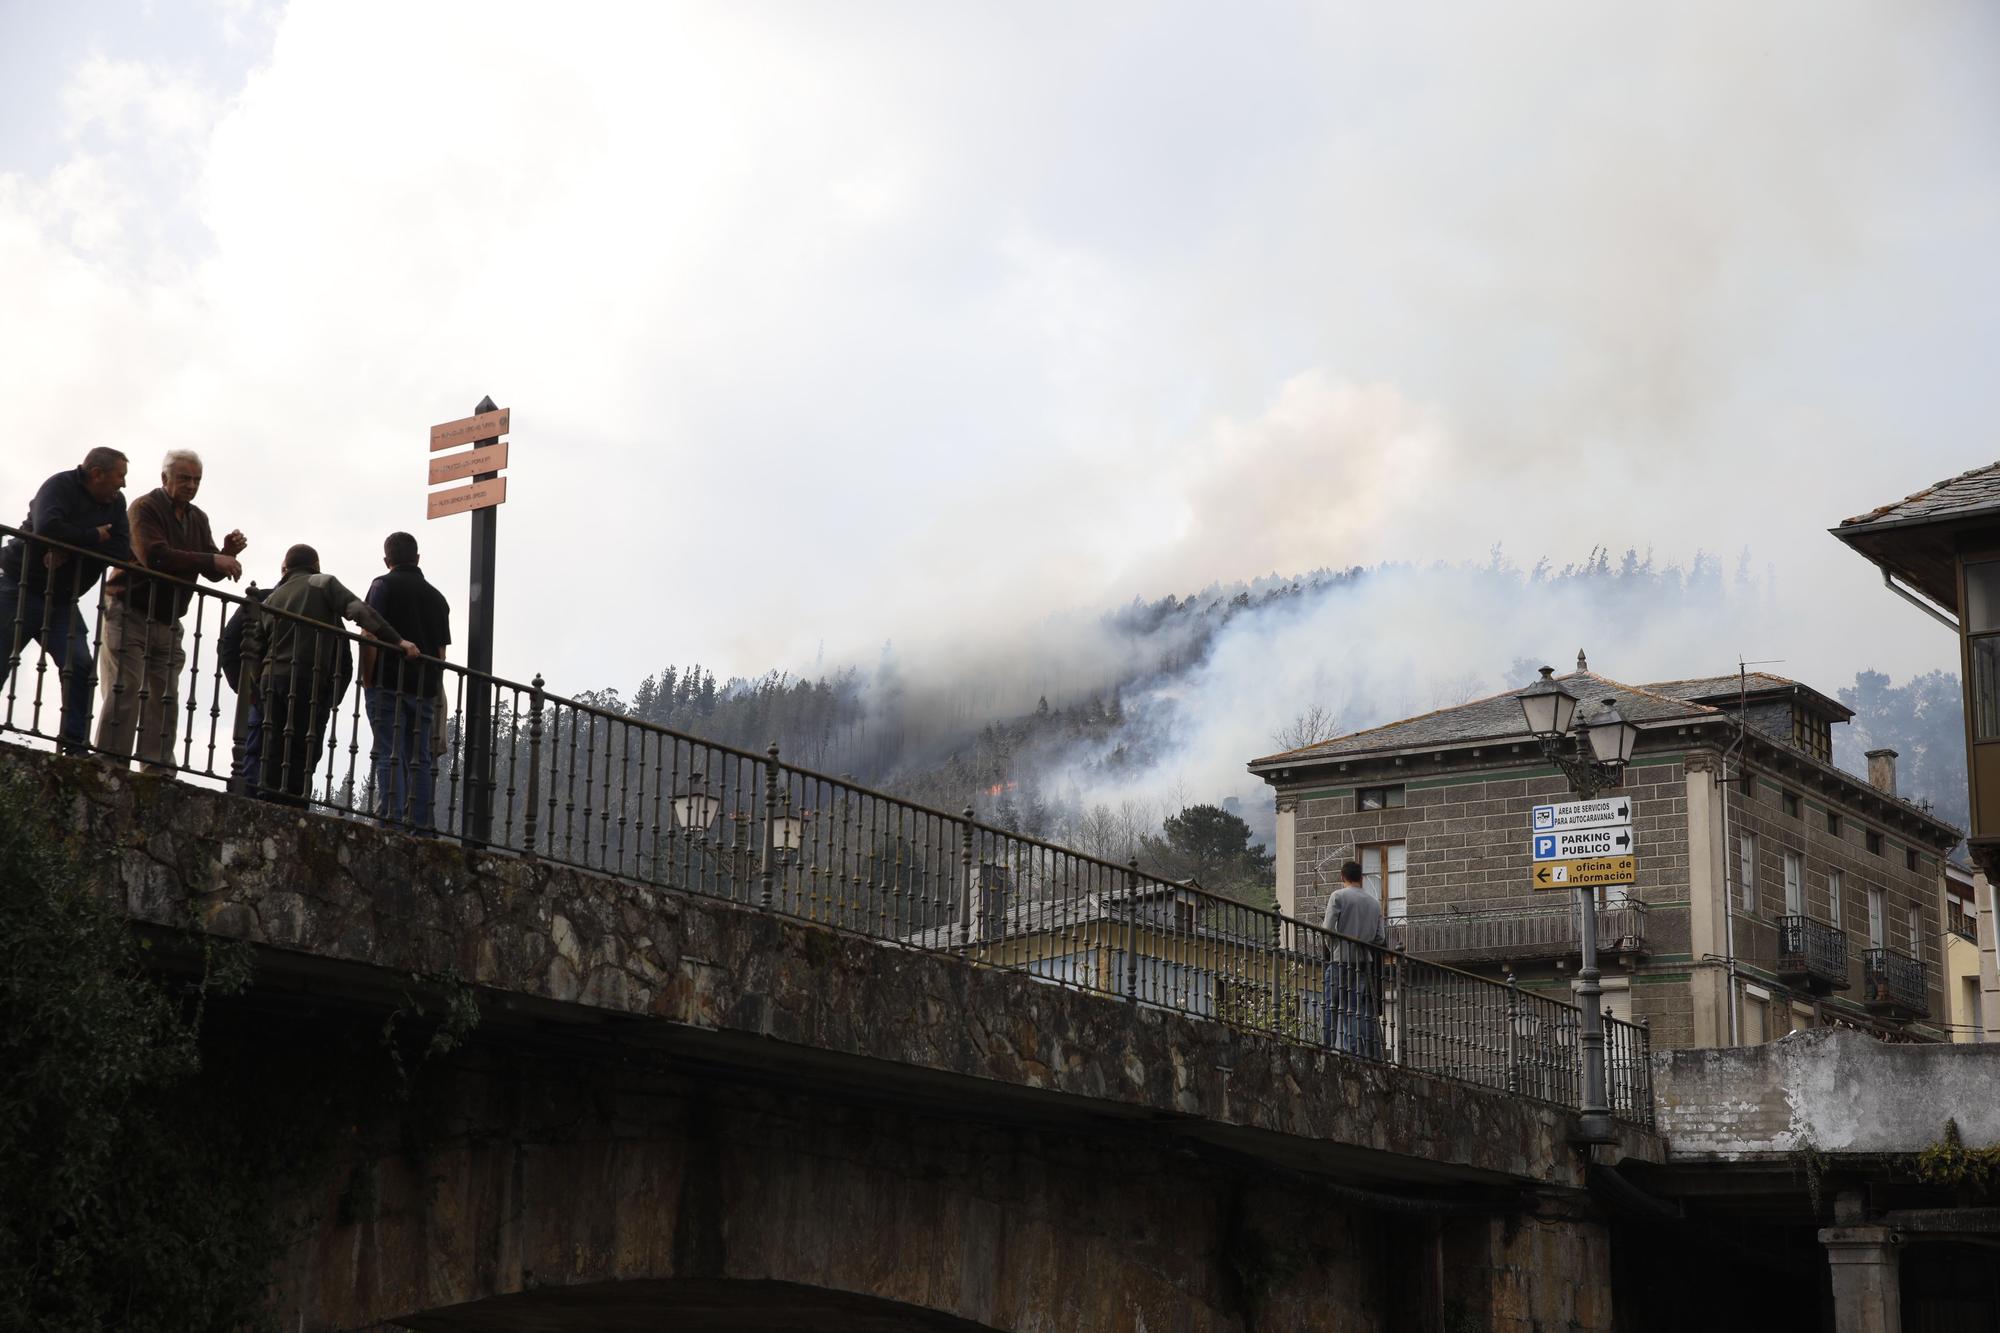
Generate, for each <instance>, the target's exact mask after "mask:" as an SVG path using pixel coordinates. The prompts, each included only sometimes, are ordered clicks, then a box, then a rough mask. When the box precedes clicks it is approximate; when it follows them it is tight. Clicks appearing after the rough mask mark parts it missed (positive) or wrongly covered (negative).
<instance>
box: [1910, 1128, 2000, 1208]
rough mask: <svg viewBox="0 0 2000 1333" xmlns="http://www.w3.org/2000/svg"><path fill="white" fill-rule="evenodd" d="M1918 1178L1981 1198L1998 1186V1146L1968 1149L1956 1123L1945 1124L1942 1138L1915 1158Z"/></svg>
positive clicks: (1999, 1182) (1999, 1160)
mask: <svg viewBox="0 0 2000 1333" xmlns="http://www.w3.org/2000/svg"><path fill="white" fill-rule="evenodd" d="M1917 1178H1918V1179H1919V1180H1921V1181H1923V1182H1924V1183H1925V1184H1927V1185H1944V1186H1948V1187H1950V1188H1952V1189H1958V1190H1964V1191H1966V1192H1967V1193H1969V1194H1972V1195H1974V1196H1978V1197H1983V1196H1987V1195H1990V1194H1992V1193H1993V1190H1994V1187H1995V1186H1996V1185H2000V1144H1989V1145H1987V1146H1986V1147H1984V1148H1968V1147H1966V1146H1965V1139H1964V1137H1963V1136H1962V1135H1961V1134H1960V1133H1959V1129H1958V1121H1956V1120H1946V1121H1945V1122H1944V1137H1943V1138H1942V1139H1939V1140H1938V1141H1937V1142H1936V1143H1933V1144H1930V1145H1929V1146H1927V1147H1926V1148H1925V1149H1924V1150H1923V1151H1922V1152H1920V1153H1918V1154H1917Z"/></svg>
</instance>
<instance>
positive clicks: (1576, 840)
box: [1528, 827, 1639, 861]
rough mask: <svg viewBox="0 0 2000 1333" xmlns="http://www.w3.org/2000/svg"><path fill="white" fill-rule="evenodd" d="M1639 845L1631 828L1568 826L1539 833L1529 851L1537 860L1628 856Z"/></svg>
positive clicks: (1529, 845)
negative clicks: (1556, 831)
mask: <svg viewBox="0 0 2000 1333" xmlns="http://www.w3.org/2000/svg"><path fill="white" fill-rule="evenodd" d="M1638 845H1639V842H1638V839H1637V838H1636V837H1634V836H1633V833H1632V830H1631V829H1630V828H1629V827H1620V828H1591V829H1564V830H1563V831H1562V832H1560V833H1537V834H1535V835H1534V837H1533V838H1531V839H1530V840H1529V843H1528V851H1529V855H1531V856H1532V857H1533V858H1534V859H1535V860H1537V861H1574V860H1576V859H1577V858H1578V857H1584V856H1628V855H1630V854H1631V853H1632V851H1633V849H1635V848H1636V847H1638Z"/></svg>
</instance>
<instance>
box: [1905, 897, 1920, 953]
mask: <svg viewBox="0 0 2000 1333" xmlns="http://www.w3.org/2000/svg"><path fill="white" fill-rule="evenodd" d="M1904 916H1905V917H1906V918H1907V919H1908V921H1909V926H1910V957H1912V958H1914V959H1916V960H1917V961H1918V962H1920V963H1921V962H1923V961H1924V909H1923V908H1921V907H1917V906H1915V905H1914V904H1913V905H1911V906H1910V907H1909V908H1908V909H1906V910H1905V912H1904Z"/></svg>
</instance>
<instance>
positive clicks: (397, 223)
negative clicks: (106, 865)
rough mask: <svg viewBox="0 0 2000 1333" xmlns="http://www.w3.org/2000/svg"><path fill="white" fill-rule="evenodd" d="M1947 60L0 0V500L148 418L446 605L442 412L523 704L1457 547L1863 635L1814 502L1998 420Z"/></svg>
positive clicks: (1250, 15) (1281, 17) (1908, 44)
mask: <svg viewBox="0 0 2000 1333" xmlns="http://www.w3.org/2000/svg"><path fill="white" fill-rule="evenodd" d="M1996 75H2000V9H1996V8H1995V7H1993V6H1991V5H1985V4H1976V3H1960V4H1954V3H1946V2H1944V0H1939V2H1937V3H1919V4H1908V3H1895V4H1892V3H1887V2H1886V0H1884V2H1883V3H1878V4H1857V3H1829V2H1827V0H1812V2H1811V3H1797V4H1780V3H1766V4H1757V5H1743V4H1741V3H1715V4H1706V5H1703V4H1686V5H1673V6H1662V5H1657V4H1637V3H1632V4H1600V3H1582V2H1580V0H1579V2H1578V3H1569V4H1535V3H1515V4H1510V5H1504V6H1501V5H1484V4H1466V5H1452V6H1442V5H1400V6H1389V5H1381V4H1373V3H1356V4H1351V5H1335V4H1310V5H1301V6H1296V7H1294V6H1286V5H1278V4H1250V5H1229V6H1223V5H1210V6H1188V5H1181V6H1174V5H1161V4H1151V3H1148V4H1136V3H1135V4H1129V5H1128V4H1091V5H1075V4H1064V5H1055V4H1048V5H1039V4H1023V3H1013V4H1007V5H989V6H983V7H973V6H965V5H935V4H910V5H862V4H854V5H839V6H829V5H815V4H800V5H778V4H728V5H721V4H718V5H713V6H698V5H654V4H647V5H637V4H634V5H629V6H612V5H589V4H579V5H565V6H550V5H547V4H532V5H530V4H522V5H505V4H492V3H481V4H478V5H464V6H449V5H442V4H438V5H431V4H407V3H401V4H369V3H359V2H357V0H337V2H336V0H296V2H295V3H292V4H288V5H264V4H259V3H257V2H256V0H240V2H239V0H215V2H212V3H203V2H202V0H155V2H154V3H150V4H114V3H108V2H107V3H68V4H60V5H58V4H53V3H26V2H25V0H0V293H4V294H5V296H4V301H0V307H4V310H3V311H0V403H4V404H5V405H6V409H7V413H8V417H9V423H8V424H9V434H10V439H11V440H12V443H11V444H10V445H9V447H8V448H7V450H6V451H5V454H4V456H0V503H3V504H5V505H7V506H11V508H10V509H8V510H7V512H6V515H5V517H6V518H7V520H8V521H14V520H16V519H18V517H19V511H21V510H23V509H25V504H26V500H27V498H28V495H29V494H30V492H31V491H32V489H33V487H34V485H35V484H36V483H38V482H39V481H40V480H41V478H42V477H43V476H45V475H46V474H47V473H49V472H50V471H53V470H55V469H56V468H58V467H61V466H66V465H69V464H72V463H74V461H75V460H76V459H77V458H78V457H79V456H80V455H81V453H82V452H83V450H84V449H85V448H87V447H89V446H91V445H94V444H99V443H114V444H118V445H120V446H121V447H124V448H126V449H127V450H128V452H131V453H132V454H133V456H134V458H135V463H136V464H137V465H136V466H135V468H134V473H135V476H137V477H144V478H150V475H151V474H152V472H153V470H154V467H155V464H156V459H157V456H158V454H159V453H160V452H162V451H164V450H165V449H167V448H169V447H184V446H186V447H195V448H199V449H200V450H201V451H202V452H203V454H204V456H205V458H206V460H207V464H208V482H207V486H206V489H205V491H204V496H203V501H204V504H205V505H206V506H207V508H208V509H209V511H210V513H211V515H212V516H214V517H215V518H216V519H217V520H218V521H219V523H220V524H221V526H222V527H224V528H227V527H234V526H241V527H242V528H244V529H245V530H246V532H248V533H249V535H250V537H251V539H252V543H253V544H252V546H251V548H250V550H249V552H248V553H247V554H246V561H247V563H248V564H249V566H250V568H251V571H252V572H253V573H254V574H255V575H257V576H259V577H260V578H261V579H263V580H265V581H268V580H269V579H270V577H271V576H272V575H274V574H275V570H276V565H277V561H278V557H279V555H280V554H281V552H282V550H283V548H284V547H285V545H287V544H288V543H290V542H293V541H301V540H303V541H312V542H314V543H315V544H317V545H318V546H319V547H320V549H321V551H322V554H323V556H324V557H325V560H326V564H327V567H328V568H330V569H332V570H334V571H335V572H337V573H340V574H342V575H343V576H344V577H346V578H348V579H349V581H350V582H355V583H357V584H359V583H360V582H361V581H363V580H365V579H366V578H367V577H369V576H370V575H371V574H372V573H373V572H374V571H375V570H376V569H377V568H379V565H378V559H379V555H378V553H379V550H380V545H379V543H380V538H381V536H382V534H383V533H384V532H386V531H388V530H390V529H392V528H396V527H405V528H409V529H411V530H413V531H415V532H417V534H418V536H419V538H420V540H422V541H423V542H424V544H425V547H426V561H425V563H426V565H427V566H428V567H429V568H430V569H431V572H432V576H433V578H435V579H437V580H438V581H439V582H440V583H441V585H442V586H443V587H444V588H445V590H446V591H447V593H448V594H449V595H451V596H452V597H453V598H454V601H455V602H456V603H457V604H458V605H459V606H460V609H461V612H462V609H463V602H464V594H465V547H466V545H467V528H468V520H466V519H464V518H462V517H460V518H455V519H451V520H445V521H440V522H436V523H429V524H426V523H425V522H424V520H423V513H424V487H423V484H422V482H423V468H424V463H425V459H426V449H425V443H424V441H425V437H426V430H427V427H429V426H430V425H431V424H432V423H434V422H438V421H443V420H446V419H449V418H452V417H455V416H458V415H461V414H463V413H464V412H466V411H468V410H469V409H470V408H471V406H472V404H473V403H474V401H475V400H477V399H478V398H479V396H480V395H481V394H483V393H491V394H492V395H493V396H494V397H495V398H496V399H497V400H498V401H499V402H500V403H501V404H502V405H504V406H509V407H511V408H513V409H514V421H515V433H514V435H513V437H512V438H513V441H514V443H513V467H512V469H511V471H510V484H511V490H510V500H509V503H508V504H507V505H506V507H505V508H504V509H503V510H502V511H501V546H502V557H501V578H502V582H503V595H502V601H501V606H500V645H499V651H498V653H497V660H498V665H499V669H500V670H501V672H502V673H503V674H508V675H512V676H516V677H518V678H526V677H527V676H528V675H530V674H532V673H533V672H534V671H536V670H541V671H543V672H545V673H546V674H547V676H548V677H549V680H550V684H551V687H552V688H556V689H561V690H566V691H573V690H577V689H582V688H588V687H595V686H602V685H617V686H620V687H625V688H629V687H630V686H631V685H633V684H635V683H636V682H637V680H638V679H639V678H640V677H641V676H642V675H644V674H646V673H647V672H649V671H651V670H653V669H655V668H657V667H659V666H661V665H663V664H665V663H667V662H669V661H678V662H686V661H689V660H692V659H695V658H699V659H701V660H702V661H704V662H708V663H710V664H713V665H714V666H716V667H717V668H718V669H719V670H722V671H724V672H727V671H730V670H754V669H761V668H763V667H766V666H773V665H776V666H786V665H790V666H794V667H798V666H806V667H810V666H811V665H812V663H813V661H814V658H815V655H816V654H817V653H818V652H819V650H820V646H821V645H822V644H824V651H825V659H826V660H827V661H828V662H829V663H832V662H836V661H840V660H845V659H848V658H858V659H859V660H863V661H868V660H872V659H873V657H874V656H875V654H877V653H878V652H879V651H880V649H881V646H882V644H883V642H884V641H887V640H894V641H895V643H896V645H897V648H898V650H899V651H902V652H907V653H908V654H909V655H910V656H911V658H912V659H913V660H917V661H921V660H923V658H924V656H925V655H926V654H930V655H934V656H940V657H941V656H946V655H950V654H959V655H961V656H962V655H966V654H971V655H973V656H975V657H976V656H977V655H979V654H980V653H982V652H985V651H987V650H988V648H989V646H990V647H991V649H992V650H993V651H999V650H1000V649H1001V648H1003V647H1011V648H1012V650H1013V651H1015V652H1019V650H1020V645H1021V644H1022V643H1023V642H1024V641H1025V640H1026V638H1027V636H1029V635H1031V634H1033V633H1035V632H1037V631H1038V630H1042V629H1044V628H1045V622H1044V618H1045V617H1046V616H1048V615H1049V614H1051V613H1058V612H1062V611H1065V610H1074V609H1090V608H1097V607H1100V606H1104V605H1108V604H1114V603H1117V602H1122V601H1125V600H1128V599H1130V598H1131V597H1132V596H1134V595H1135V594H1136V595H1142V596H1146V597H1156V596H1158V595H1160V594H1163V593H1167V592H1179V593H1187V592H1190V591H1193V590H1194V589H1196V588H1198V587H1200V586H1202V585H1204V584H1206V583H1209V582H1211V581H1213V580H1227V579H1233V578H1243V577H1254V576H1257V575H1260V574H1264V573H1269V572H1272V571H1278V572H1284V573H1290V572H1293V571H1297V570H1303V569H1308V568H1311V567H1315V566H1323V565H1346V564H1352V563H1360V562H1370V561H1376V560H1384V559H1393V560H1405V561H1431V560H1461V559H1472V558H1483V557H1484V556H1485V554H1486V552H1487V551H1488V549H1489V548H1490V547H1491V546H1492V545H1493V544H1494V543H1496V542H1498V543H1502V544H1503V545H1504V549H1505V551H1506V553H1507V554H1508V555H1509V556H1510V557H1511V558H1512V559H1514V560H1515V561H1516V562H1517V563H1519V564H1521V565H1523V566H1526V565H1530V564H1532V563H1533V562H1534V560H1535V559H1536V558H1537V557H1538V556H1541V555H1544V554H1547V555H1549V556H1551V557H1552V558H1554V559H1555V560H1556V561H1557V562H1558V563H1560V562H1561V561H1563V560H1566V559H1580V558H1582V557H1583V555H1584V554H1585V553H1586V551H1587V550H1588V549H1589V548H1590V546H1591V545H1592V544H1593V543H1596V542H1608V543H1615V544H1617V545H1618V546H1619V547H1621V548H1622V547H1623V546H1625V545H1628V544H1631V545H1637V546H1639V547H1640V548H1641V549H1644V548H1646V547H1647V546H1649V545H1650V546H1651V547H1652V548H1653V549H1654V551H1655V553H1656V555H1657V557H1658V558H1660V559H1661V560H1663V561H1664V560H1669V559H1678V560H1680V561H1681V562H1682V563H1686V562H1687V561H1688V560H1689V559H1691V558H1692V556H1693V555H1694V553H1695V551H1696V550H1697V549H1698V548H1705V549H1706V550H1708V551H1710V552H1719V553H1721V554H1722V556H1723V558H1724V564H1725V568H1733V566H1734V564H1735V561H1736V559H1737V554H1738V552H1739V551H1740V550H1742V549H1743V548H1745V547H1748V548H1750V549H1751V551H1752V553H1753V557H1754V561H1755V565H1756V568H1757V570H1758V573H1759V577H1760V579H1761V580H1763V581H1764V582H1765V583H1766V585H1767V586H1766V588H1765V591H1764V593H1763V594H1762V599H1763V600H1762V601H1761V603H1760V609H1759V611H1758V614H1757V615H1756V616H1755V617H1754V618H1752V620H1751V622H1750V623H1751V625H1752V628H1751V629H1750V630H1747V631H1746V630H1742V629H1740V628H1735V627H1732V629H1731V631H1730V632H1731V634H1732V636H1733V637H1743V638H1746V639H1747V638H1749V637H1753V636H1754V637H1755V639H1756V641H1754V642H1751V641H1745V642H1734V641H1731V642H1709V641H1700V640H1701V638H1702V636H1700V635H1699V634H1696V635H1692V636H1690V638H1691V639H1692V640H1694V641H1690V642H1688V643H1686V644H1685V645H1684V651H1682V652H1679V653H1676V652H1675V651H1673V647H1672V645H1669V646H1668V647H1667V648H1666V649H1659V648H1658V647H1657V646H1656V647H1655V648H1653V649H1649V653H1650V654H1653V655H1651V656H1649V658H1648V660H1647V661H1646V662H1645V663H1644V664H1643V665H1644V668H1645V669H1644V670H1643V671H1640V670H1621V669H1620V665H1621V664H1620V663H1619V662H1618V660H1617V652H1616V651H1615V644H1606V643H1605V640H1606V639H1607V638H1614V637H1615V636H1617V635H1619V634H1620V633H1621V632H1622V631H1621V628H1620V627H1619V626H1617V625H1615V624H1614V625H1596V626H1572V625H1568V624H1565V623H1562V622H1561V621H1560V620H1555V621H1553V622H1552V623H1551V624H1550V625H1549V627H1548V635H1549V637H1550V638H1551V639H1553V640H1556V642H1555V643H1553V644H1552V646H1551V648H1550V651H1549V656H1550V657H1551V658H1552V660H1556V661H1558V662H1561V661H1563V660H1565V658H1564V654H1565V653H1573V652H1574V648H1575V644H1574V643H1571V642H1569V640H1570V639H1571V638H1572V637H1582V635H1583V633H1584V632H1585V631H1588V632H1589V633H1590V635H1591V655H1592V660H1593V664H1594V665H1598V666H1599V667H1600V669H1602V670H1605V671H1606V672H1608V673H1609V674H1612V675H1624V676H1626V677H1627V678H1630V679H1640V678H1642V677H1643V676H1647V675H1650V676H1653V677H1660V676H1666V675H1696V674H1703V673H1707V672H1711V671H1722V670H1726V669H1728V668H1729V667H1730V666H1731V665H1732V664H1733V662H1734V660H1735V658H1736V656H1737V655H1738V654H1739V653H1742V654H1744V655H1746V656H1748V657H1751V658H1753V659H1784V660H1785V662H1786V663H1787V666H1786V667H1785V668H1784V669H1785V670H1786V671H1787V672H1788V673H1789V674H1795V675H1800V676H1803V677H1805V678H1807V679H1810V680H1813V681H1815V683H1818V684H1820V685H1821V686H1822V687H1823V688H1829V689H1830V688H1832V687H1833V686H1836V685H1838V684H1840V683H1842V682H1844V681H1845V680H1847V679H1849V678H1850V677H1851V675H1852V672H1853V671H1854V670H1855V669H1856V668H1857V667H1861V666H1876V667H1880V668H1883V669H1886V670H1890V671H1892V672H1893V673H1895V674H1897V675H1898V676H1899V677H1900V676H1902V675H1905V674H1908V673H1911V672H1914V671H1919V670H1925V669H1929V668H1931V667H1933V666H1950V665H1952V662H1951V656H1952V651H1951V648H1952V646H1951V643H1950V641H1949V639H1948V638H1946V637H1944V636H1943V635H1942V634H1941V633H1940V632H1938V631H1936V630H1935V629H1934V628H1933V627H1932V626H1931V625H1930V623H1929V622H1928V621H1925V620H1924V619H1923V618H1921V617H1920V616H1918V615H1916V613H1915V612H1913V611H1910V610H1909V609H1908V608H1906V607H1904V606H1903V605H1902V604H1900V603H1898V602H1896V601H1895V600H1894V599H1892V598H1890V597H1889V596H1887V595H1886V594H1885V593H1883V592H1882V591H1881V589H1880V586H1879V584H1878V583H1877V582H1876V581H1875V580H1874V579H1873V578H1871V576H1870V570H1869V568H1868V567H1867V566H1866V565H1865V564H1864V563H1863V562H1861V561H1860V560H1859V559H1858V558H1855V557H1851V556H1849V555H1848V554H1847V553H1846V552H1845V551H1844V550H1843V549H1841V548H1839V547H1838V546H1837V545H1836V544H1835V543H1834V542H1833V541H1832V540H1831V539H1830V538H1828V537H1827V536H1826V535H1825V534H1824V529H1825V528H1826V527H1828V526H1829V525H1831V524H1832V523H1834V522H1835V521H1837V520H1839V519H1840V518H1842V517H1844V516H1846V515H1849V514H1852V513H1855V512H1858V511H1860V510H1862V509H1865V508H1868V507H1870V506H1872V505H1874V504H1876V503H1879V502H1882V501H1884V500H1888V499H1890V498H1893V497H1896V496H1900V495H1902V494H1904V493H1906V492H1908V491H1911V490H1915V489H1917V488H1919V487H1921V486H1923V485H1926V484H1929V483H1930V482H1932V481H1935V480H1937V479H1939V478H1941V477H1944V476H1946V475H1949V474H1951V473H1955V472H1958V471H1961V470H1963V469H1965V468H1967V467H1972V466H1975V465H1979V464H1983V463H1987V462H1990V461H1992V460H1993V458H1994V457H1995V456H1996V455H2000V441H1996V440H1995V437H1994V431H1993V427H1992V422H1993V421H1994V420H1995V419H1996V418H2000V410H1996V409H2000V377H1996V376H1995V375H1994V374H1993V373H1992V372H1991V370H1990V369H1989V367H1988V365H1987V362H1988V361H1989V360H1990V357H1991V355H1992V349H1993V348H1994V347H1995V346H1996V345H2000V246H1996V244H1995V242H1996V239H2000V172H1996V166H2000V77H1996ZM1381 614H1384V615H1390V616H1393V615H1396V614H1398V611H1397V610H1396V609H1394V608H1391V609H1388V610H1385V611H1383V612H1381ZM1411 614H1412V616H1413V617H1414V618H1415V619H1416V620H1418V621H1421V620H1422V618H1423V612H1422V609H1421V608H1418V609H1413V611H1412V612H1411ZM1644 614H1645V612H1644V608H1636V607H1635V608H1633V611H1632V615H1633V616H1634V617H1635V619H1636V618H1639V617H1643V616H1644ZM461 626H462V619H461ZM1572 629H1575V630H1577V631H1578V633H1577V634H1576V635H1572V634H1571V633H1570V631H1571V630H1572ZM1307 651H1310V649H1308V650H1307ZM1324 651H1325V652H1326V654H1327V658H1328V662H1327V663H1324V664H1316V665H1315V666H1314V667H1312V668H1311V670H1310V671H1307V672H1305V673H1304V674H1306V675H1310V674H1312V673H1313V672H1322V671H1324V670H1326V669H1329V667H1331V668H1332V669H1337V664H1338V657H1339V654H1340V652H1341V649H1340V647H1339V646H1338V645H1334V644H1329V645H1327V646H1326V648H1325V650H1324ZM1668 659H1671V660H1668ZM1633 665H1634V666H1637V665H1639V664H1637V663H1634V664H1633ZM1291 674H1292V675H1293V676H1297V675H1299V674H1301V673H1300V672H1299V671H1298V670H1297V669H1296V668H1295V669H1294V670H1293V671H1292V672H1291ZM1231 743H1232V744H1234V743H1235V742H1234V741H1232V742H1231ZM1250 752H1251V753H1254V752H1255V749H1254V747H1253V749H1252V750H1251V751H1250ZM1243 757H1244V758H1247V757H1249V755H1248V753H1246V754H1245V755H1244V756H1243Z"/></svg>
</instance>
